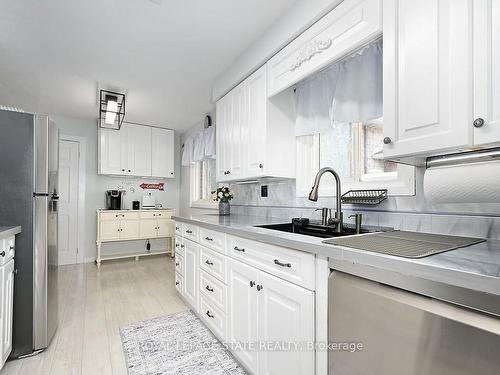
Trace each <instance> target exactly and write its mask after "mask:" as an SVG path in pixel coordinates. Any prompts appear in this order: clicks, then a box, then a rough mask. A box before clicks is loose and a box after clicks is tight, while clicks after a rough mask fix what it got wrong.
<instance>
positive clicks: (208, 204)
mask: <svg viewBox="0 0 500 375" xmlns="http://www.w3.org/2000/svg"><path fill="white" fill-rule="evenodd" d="M190 207H191V208H204V209H211V210H216V209H218V208H219V204H218V203H217V202H212V201H196V202H191V205H190Z"/></svg>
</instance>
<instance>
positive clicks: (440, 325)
mask: <svg viewBox="0 0 500 375" xmlns="http://www.w3.org/2000/svg"><path fill="white" fill-rule="evenodd" d="M328 293H329V297H328V298H329V300H328V308H329V310H328V339H329V342H330V345H331V348H330V349H336V350H330V351H329V354H328V356H329V357H328V367H329V375H351V374H353V375H354V374H356V375H403V374H404V375H417V374H418V375H498V374H500V318H498V317H495V316H493V315H489V314H483V313H480V312H477V311H473V310H471V309H468V308H464V307H460V306H457V305H455V304H452V303H448V302H443V301H440V300H437V299H435V298H430V297H425V296H423V295H420V294H416V293H412V292H408V291H405V290H402V289H398V288H394V287H390V286H387V285H384V284H381V283H378V282H374V281H369V280H366V279H363V278H360V277H356V276H352V275H349V274H346V273H342V272H338V271H332V273H331V274H330V280H329V292H328ZM332 344H335V345H336V347H333V345H332ZM348 344H349V345H348ZM356 345H358V346H357V347H356ZM360 345H362V347H361V346H360Z"/></svg>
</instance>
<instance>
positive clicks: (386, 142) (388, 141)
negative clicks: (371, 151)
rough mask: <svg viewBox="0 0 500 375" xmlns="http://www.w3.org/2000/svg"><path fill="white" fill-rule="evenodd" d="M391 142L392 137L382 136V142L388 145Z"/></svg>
mask: <svg viewBox="0 0 500 375" xmlns="http://www.w3.org/2000/svg"><path fill="white" fill-rule="evenodd" d="M391 142H392V139H390V138H389V137H385V138H384V144H386V145H388V144H389V143H391Z"/></svg>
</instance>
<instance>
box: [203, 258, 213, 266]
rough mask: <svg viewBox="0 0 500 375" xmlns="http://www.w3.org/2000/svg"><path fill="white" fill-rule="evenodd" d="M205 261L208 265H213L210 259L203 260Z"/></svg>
mask: <svg viewBox="0 0 500 375" xmlns="http://www.w3.org/2000/svg"><path fill="white" fill-rule="evenodd" d="M205 263H206V264H208V265H209V266H213V265H214V263H213V262H211V261H209V260H208V259H207V260H206V261H205Z"/></svg>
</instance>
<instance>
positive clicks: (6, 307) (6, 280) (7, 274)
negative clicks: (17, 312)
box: [0, 259, 14, 368]
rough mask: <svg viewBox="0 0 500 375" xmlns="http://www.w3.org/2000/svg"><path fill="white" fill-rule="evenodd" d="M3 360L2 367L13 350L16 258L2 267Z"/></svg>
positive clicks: (0, 363) (0, 366)
mask: <svg viewBox="0 0 500 375" xmlns="http://www.w3.org/2000/svg"><path fill="white" fill-rule="evenodd" d="M0 274H1V277H2V279H1V280H0V282H1V288H0V289H1V298H2V301H1V302H2V303H1V306H0V308H1V309H2V311H1V314H2V316H1V324H2V326H1V335H2V337H1V340H2V342H1V346H0V348H1V359H0V360H1V362H0V368H2V366H3V365H4V363H5V361H6V360H7V358H8V357H9V355H10V352H11V350H12V318H13V314H12V313H13V303H14V259H12V260H10V261H9V262H8V263H7V264H6V265H4V266H3V267H2V269H1V272H0Z"/></svg>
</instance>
